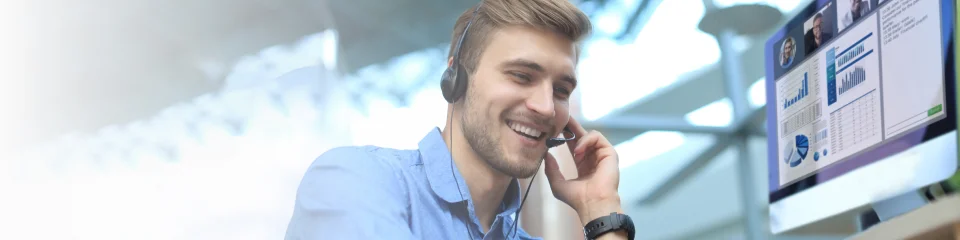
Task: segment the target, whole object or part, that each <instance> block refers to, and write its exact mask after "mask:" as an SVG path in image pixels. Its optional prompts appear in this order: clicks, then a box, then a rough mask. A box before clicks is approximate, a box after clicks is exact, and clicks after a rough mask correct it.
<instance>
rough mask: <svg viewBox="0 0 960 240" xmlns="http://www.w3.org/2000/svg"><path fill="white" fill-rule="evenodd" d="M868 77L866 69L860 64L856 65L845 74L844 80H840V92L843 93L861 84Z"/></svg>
mask: <svg viewBox="0 0 960 240" xmlns="http://www.w3.org/2000/svg"><path fill="white" fill-rule="evenodd" d="M866 79H867V73H866V71H864V70H863V68H862V67H860V66H856V67H854V68H853V71H850V72H848V73H847V75H846V76H844V77H843V79H842V80H840V89H839V90H838V91H839V92H840V95H843V94H844V93H846V92H847V91H849V90H850V89H853V87H856V86H857V85H860V84H861V83H863V82H864V81H865V80H866Z"/></svg>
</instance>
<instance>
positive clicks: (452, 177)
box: [286, 128, 533, 240]
mask: <svg viewBox="0 0 960 240" xmlns="http://www.w3.org/2000/svg"><path fill="white" fill-rule="evenodd" d="M463 144H466V143H463ZM451 164H453V162H452V161H451V160H450V151H449V150H448V149H447V147H446V144H445V143H444V141H443V138H442V137H441V135H440V129H438V128H434V129H433V130H431V131H430V132H429V133H428V134H427V136H426V137H424V138H423V139H422V140H420V144H419V149H417V150H396V149H388V148H380V147H375V146H363V147H339V148H334V149H331V150H329V151H327V152H326V153H324V154H322V155H320V157H318V158H317V159H316V160H314V162H313V164H311V165H310V168H309V169H308V170H307V173H306V174H305V175H304V176H303V180H302V181H301V182H300V187H299V189H298V190H297V199H296V203H295V206H294V210H293V217H292V219H291V220H290V224H289V225H288V226H287V233H286V239H288V240H299V239H397V240H401V239H451V240H456V239H470V237H471V234H472V236H473V239H533V238H531V237H530V236H529V235H527V233H526V232H524V231H523V230H522V229H519V227H518V231H517V234H516V236H514V234H513V231H512V229H510V228H511V226H512V225H513V217H512V215H513V213H514V212H516V210H517V208H518V207H519V205H520V188H519V182H518V181H517V180H514V181H513V182H512V183H510V186H509V187H508V189H507V192H506V194H505V195H504V198H503V199H504V200H503V202H502V203H501V204H500V209H499V213H498V214H497V215H496V218H495V219H494V221H493V225H492V226H491V227H490V231H488V232H486V233H483V230H482V228H481V226H480V221H479V220H478V219H477V215H476V213H475V212H474V208H473V204H474V203H473V200H471V198H470V191H469V190H468V189H467V184H466V183H464V181H463V177H461V176H460V171H459V170H455V167H456V166H455V165H454V166H453V167H454V169H451ZM458 185H459V186H460V187H459V190H458V189H457V186H458Z"/></svg>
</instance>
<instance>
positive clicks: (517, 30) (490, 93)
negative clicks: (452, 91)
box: [455, 27, 576, 178]
mask: <svg viewBox="0 0 960 240" xmlns="http://www.w3.org/2000/svg"><path fill="white" fill-rule="evenodd" d="M575 49H576V48H575V45H574V43H573V42H571V41H570V40H567V39H566V38H564V37H563V36H561V35H559V34H555V33H552V32H546V31H540V30H535V29H532V28H526V27H505V28H501V29H500V30H498V31H494V32H493V33H492V34H491V36H490V40H489V43H488V45H487V47H486V49H485V50H484V52H483V54H481V57H480V60H479V61H478V66H477V70H476V72H475V73H474V74H472V75H471V76H470V85H469V87H468V90H467V94H466V96H465V99H464V101H461V102H459V104H460V105H458V106H455V108H458V110H459V111H460V112H462V114H461V118H460V123H461V126H462V128H463V133H464V136H465V137H466V139H467V141H468V142H469V143H470V146H471V147H472V148H473V150H474V151H475V152H476V153H477V155H478V156H480V157H481V158H482V159H484V160H485V161H487V163H488V164H489V165H490V166H491V167H493V168H494V169H497V170H498V171H500V172H502V173H504V174H506V175H509V176H512V177H519V178H526V177H530V176H532V175H533V174H535V173H536V169H537V167H538V165H539V163H540V159H542V158H543V156H544V154H545V153H546V151H547V148H546V139H547V138H549V137H556V136H557V135H558V134H559V133H560V130H561V129H563V126H565V125H566V124H567V122H568V121H569V117H570V115H569V97H570V94H571V93H572V91H573V89H574V87H576V79H575V78H574V72H575V71H574V67H575V66H576V50H575Z"/></svg>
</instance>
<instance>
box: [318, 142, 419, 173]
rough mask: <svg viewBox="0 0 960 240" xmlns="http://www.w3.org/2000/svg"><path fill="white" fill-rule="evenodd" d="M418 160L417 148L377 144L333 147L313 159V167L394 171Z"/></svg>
mask: <svg viewBox="0 0 960 240" xmlns="http://www.w3.org/2000/svg"><path fill="white" fill-rule="evenodd" d="M418 160H419V153H418V151H417V150H399V149H392V148H384V147H378V146H371V145H366V146H344V147H335V148H332V149H330V150H327V151H326V152H324V153H323V154H320V156H318V157H317V158H316V159H314V161H313V164H312V165H311V168H314V167H338V168H342V169H366V170H368V171H391V172H392V171H396V170H398V169H400V168H402V167H404V166H408V165H410V164H412V163H415V162H417V161H418Z"/></svg>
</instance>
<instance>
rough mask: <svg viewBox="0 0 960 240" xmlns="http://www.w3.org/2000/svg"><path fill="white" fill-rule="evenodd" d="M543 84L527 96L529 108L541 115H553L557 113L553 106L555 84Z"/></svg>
mask: <svg viewBox="0 0 960 240" xmlns="http://www.w3.org/2000/svg"><path fill="white" fill-rule="evenodd" d="M542 85H543V86H542V87H539V88H537V89H536V90H534V91H533V94H531V95H530V97H529V98H527V101H526V105H527V108H528V109H530V110H532V111H534V112H536V113H538V114H540V115H543V116H547V117H553V116H554V114H555V113H556V112H555V111H554V107H553V86H550V85H551V84H542Z"/></svg>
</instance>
